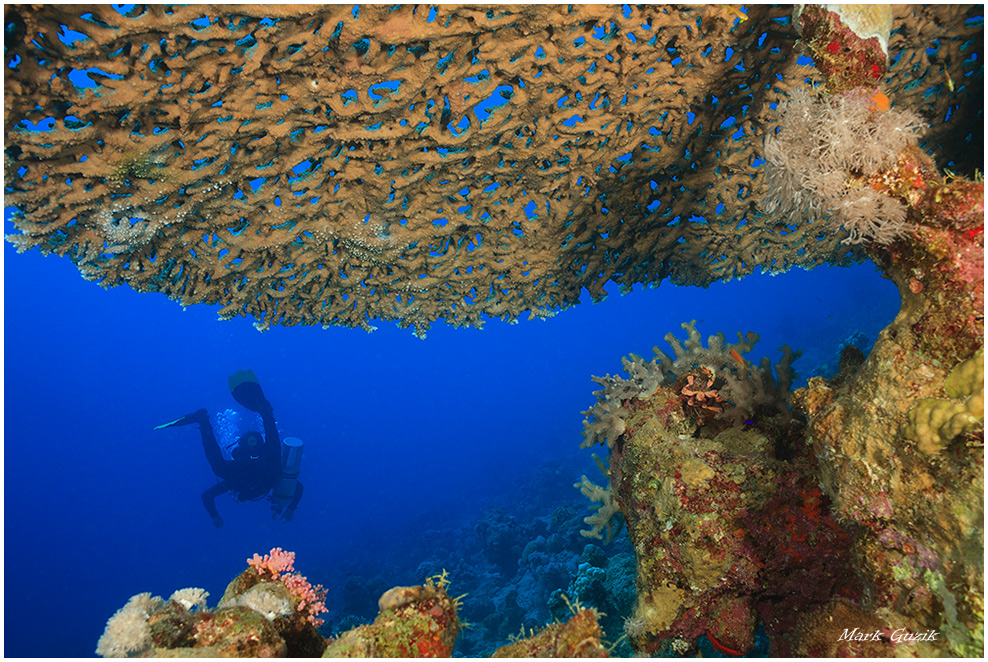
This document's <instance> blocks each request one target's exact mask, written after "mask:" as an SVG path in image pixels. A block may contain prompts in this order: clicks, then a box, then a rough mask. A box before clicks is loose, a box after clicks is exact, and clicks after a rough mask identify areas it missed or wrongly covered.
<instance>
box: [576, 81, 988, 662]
mask: <svg viewBox="0 0 988 662" xmlns="http://www.w3.org/2000/svg"><path fill="white" fill-rule="evenodd" d="M846 98H847V97H844V98H843V99H842V100H841V103H843V102H844V100H846ZM797 101H798V102H799V100H798V99H797ZM800 103H801V102H800ZM827 103H829V102H827ZM887 156H889V157H894V158H891V159H890V160H887V161H886V162H885V163H883V164H882V165H881V166H880V167H881V168H883V169H882V170H876V171H874V172H871V173H870V174H863V171H862V170H861V169H860V168H858V175H861V176H863V177H864V180H865V185H866V186H867V187H869V189H870V190H872V191H874V192H876V193H879V194H883V195H885V194H887V195H890V196H893V197H895V198H896V199H897V200H899V201H900V202H901V204H902V205H903V207H904V209H905V212H904V213H906V214H907V215H908V219H909V221H910V222H911V223H912V224H913V225H912V227H910V228H908V229H902V230H901V231H897V232H894V233H890V234H888V235H887V236H884V237H879V236H877V234H873V235H872V236H870V237H867V241H864V242H863V247H864V248H865V250H866V252H867V253H868V254H869V255H870V256H871V257H872V258H873V259H874V260H875V262H876V263H877V264H878V265H879V266H880V267H881V268H882V270H883V271H884V272H885V275H886V276H887V277H888V278H890V279H891V280H892V281H893V282H895V283H896V285H897V286H898V288H899V291H900V295H901V300H902V306H901V309H900V311H899V314H898V315H897V317H896V319H895V320H894V321H893V322H892V323H891V324H890V325H889V326H888V327H886V328H885V329H884V330H883V331H882V332H881V334H880V335H879V338H878V340H876V342H875V344H874V346H873V347H872V348H871V351H870V353H869V354H868V355H867V357H866V356H865V355H864V353H863V352H861V351H860V350H858V349H857V348H855V347H853V346H848V347H845V348H844V351H843V353H842V356H841V361H840V371H839V373H838V374H837V375H836V376H834V378H833V379H832V380H831V381H829V382H828V381H827V380H826V379H824V378H822V377H814V378H811V379H810V380H809V384H808V386H807V387H805V388H802V389H799V390H797V391H796V392H795V393H794V394H793V397H792V402H793V405H794V407H795V410H796V412H795V413H792V412H789V411H788V404H787V401H788V398H787V397H786V396H787V395H788V384H789V383H790V382H789V378H790V375H789V371H788V369H782V370H777V372H778V375H779V379H778V381H777V382H773V381H769V380H768V379H767V377H768V375H761V376H760V378H759V379H757V380H754V381H753V382H752V381H749V382H748V383H747V385H748V388H749V390H750V388H751V386H752V384H758V383H765V384H769V386H770V388H767V389H766V390H765V392H766V393H769V394H771V395H772V396H773V397H774V398H775V402H776V403H777V404H776V406H774V407H768V408H765V407H763V408H762V409H761V410H759V409H758V408H757V407H749V408H741V409H740V411H741V412H743V414H744V416H750V418H747V419H745V420H743V421H741V420H740V419H742V418H744V416H733V417H725V416H724V414H726V413H727V412H728V411H729V407H730V406H732V405H734V406H736V403H738V402H744V401H745V400H744V399H743V398H739V397H738V396H737V395H736V392H734V391H732V390H731V389H730V388H729V387H730V386H732V382H731V379H730V378H729V377H728V375H727V374H725V372H724V371H725V370H726V369H727V367H729V366H730V367H731V368H733V369H734V370H735V373H734V375H733V377H734V378H736V377H737V373H738V367H739V366H745V367H746V366H747V363H746V361H745V360H744V359H743V357H741V356H740V354H739V355H738V356H734V357H733V358H734V359H735V362H734V363H733V364H732V363H731V362H730V361H726V360H724V355H725V354H732V355H733V354H736V353H738V352H737V350H735V349H732V350H731V351H730V352H727V351H725V350H726V349H727V348H726V347H725V346H723V336H720V337H719V339H718V340H717V341H716V342H714V341H713V339H712V341H711V343H710V347H709V348H704V347H702V345H700V343H699V342H697V341H696V335H697V334H696V332H695V329H692V328H690V325H686V327H687V330H688V331H689V335H690V341H689V342H687V344H686V348H685V350H683V351H680V348H678V347H676V345H675V344H674V348H676V354H677V360H676V362H673V361H671V360H670V359H669V357H667V356H665V355H664V354H659V353H658V352H657V354H658V359H657V360H653V361H652V362H651V363H645V362H644V361H643V360H641V359H640V358H639V357H632V359H631V360H629V359H625V360H624V366H625V369H626V370H627V372H628V374H629V378H627V379H626V378H623V377H620V376H614V377H611V376H607V377H605V378H595V380H596V381H597V382H598V383H599V384H601V385H603V386H604V388H603V389H601V390H600V391H597V392H596V393H595V395H596V396H597V398H598V402H597V404H595V405H594V407H593V408H591V409H590V410H589V411H587V412H584V413H585V414H587V415H588V417H589V418H590V419H591V420H588V421H586V422H585V429H584V442H583V445H584V446H588V445H592V444H595V443H601V444H605V445H606V446H607V447H608V448H609V450H610V457H609V463H608V467H607V468H606V469H604V470H605V473H606V474H607V476H608V478H609V479H610V484H609V491H610V492H611V494H610V495H604V493H603V488H596V487H595V488H594V489H585V490H584V491H585V492H587V493H588V495H589V496H592V497H594V498H596V499H597V500H598V501H600V502H601V503H602V504H605V506H606V505H607V504H611V503H613V504H616V505H617V506H618V508H619V510H620V513H621V514H622V515H623V517H624V519H625V521H626V522H627V524H628V531H629V535H630V537H631V540H632V543H633V545H634V548H635V554H636V558H637V563H638V573H637V576H638V580H637V588H638V592H637V604H636V606H635V610H634V614H633V616H632V617H631V618H630V619H628V620H627V622H626V623H625V631H626V633H627V634H628V636H629V638H630V640H631V643H632V646H633V647H634V648H635V649H636V650H638V651H643V652H648V653H661V654H684V653H689V652H692V651H695V650H696V648H697V646H698V645H700V643H701V642H702V640H703V638H704V637H705V638H706V641H708V642H709V644H710V645H711V646H712V647H713V648H714V649H715V650H717V651H720V652H721V653H726V654H730V655H735V654H744V653H746V652H749V651H751V650H752V649H753V648H754V647H755V636H756V632H757V627H758V624H759V623H760V624H761V626H763V627H764V628H765V632H766V635H767V637H768V639H769V641H770V647H771V648H770V650H771V652H772V654H773V655H789V654H791V653H796V654H799V655H810V656H834V655H871V656H879V655H888V654H894V655H918V656H933V655H954V656H979V655H981V654H983V647H984V594H983V590H984V589H983V587H984V566H983V552H984V529H983V520H984V508H983V503H984V276H983V270H984V227H983V218H984V187H983V182H981V181H980V179H977V180H975V181H972V180H968V179H966V178H963V177H957V176H955V175H953V174H951V173H947V174H945V175H941V174H940V173H939V172H938V171H937V168H936V166H935V164H934V162H933V160H932V159H931V158H930V157H929V156H928V155H927V154H925V153H923V152H922V151H920V150H919V149H918V148H917V147H916V146H915V145H906V146H905V147H904V148H902V149H901V151H899V152H898V153H896V152H889V154H888V155H887ZM852 169H853V168H852ZM739 338H741V336H740V334H739ZM742 349H743V350H744V351H747V350H750V347H746V348H742ZM711 353H713V354H715V355H719V356H720V357H721V359H722V360H719V361H718V360H714V359H713V358H712V357H710V354H711ZM694 357H695V358H694ZM763 365H766V367H767V364H766V363H764V362H763ZM783 366H784V367H785V362H783ZM784 375H785V376H786V378H785V379H783V376H784ZM783 385H784V386H785V388H783ZM721 410H723V411H721ZM756 413H758V415H755V414H756ZM739 421H740V422H739ZM586 482H587V481H586V479H584V483H585V484H586ZM600 509H601V510H602V511H603V510H604V509H605V508H604V507H603V506H602V507H601V508H600ZM609 510H610V508H609V507H608V512H609ZM598 520H599V518H598V519H591V518H588V523H591V524H593V525H594V531H596V532H599V531H600V530H601V528H602V527H603V523H602V522H600V521H598Z"/></svg>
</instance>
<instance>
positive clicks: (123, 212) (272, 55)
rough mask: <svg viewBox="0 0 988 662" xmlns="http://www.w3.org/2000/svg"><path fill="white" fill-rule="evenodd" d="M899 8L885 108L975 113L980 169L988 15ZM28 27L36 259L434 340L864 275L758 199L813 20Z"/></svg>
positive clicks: (17, 142) (478, 15)
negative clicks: (752, 284)
mask: <svg viewBox="0 0 988 662" xmlns="http://www.w3.org/2000/svg"><path fill="white" fill-rule="evenodd" d="M895 11H896V12H897V14H896V16H895V17H894V20H893V22H892V25H893V27H894V28H895V33H894V34H893V35H892V37H891V38H889V40H888V53H889V54H890V55H891V56H892V58H895V59H896V64H895V65H891V66H890V69H889V70H890V72H891V71H892V67H893V66H894V67H895V75H894V76H891V77H889V81H888V83H887V85H886V87H885V88H884V89H885V92H886V93H887V94H888V95H889V96H890V97H893V98H895V99H896V100H897V103H900V104H902V105H903V106H906V107H908V108H910V109H911V110H913V111H914V112H917V113H919V114H920V115H921V116H923V117H924V118H932V117H937V118H942V117H944V116H945V115H947V114H948V112H949V113H953V115H954V117H953V118H952V119H951V120H950V121H949V122H937V123H936V125H935V126H933V127H932V128H931V129H930V133H929V134H928V136H929V139H930V141H931V144H933V145H936V147H935V149H936V150H938V156H946V157H947V158H948V159H949V158H952V159H955V160H957V161H958V162H965V161H966V160H968V159H969V155H968V154H967V151H966V150H965V149H964V148H963V147H961V148H955V147H954V145H956V144H958V142H957V141H955V140H946V139H944V138H945V137H948V136H950V137H953V136H954V135H955V134H957V133H958V132H967V131H969V129H968V128H967V126H961V123H960V122H959V120H958V119H957V117H960V116H969V115H970V116H973V113H974V112H976V110H977V109H978V108H979V103H980V101H979V99H980V96H978V95H977V94H970V93H968V92H966V91H964V85H965V83H966V84H968V85H969V86H973V83H974V80H975V76H977V75H979V74H978V71H979V69H980V67H981V62H982V61H983V58H982V57H980V53H981V51H980V50H979V44H980V43H981V42H980V41H979V40H978V38H977V36H978V34H979V33H980V32H981V30H982V28H981V27H980V26H979V24H977V23H976V22H969V21H967V20H966V19H968V18H972V17H973V16H975V15H976V13H977V11H979V10H978V8H977V7H963V6H957V5H931V6H922V5H916V6H908V7H907V6H903V7H901V8H897V9H895ZM5 25H6V26H7V31H6V36H7V38H6V40H5V53H6V57H7V64H6V70H5V76H4V92H5V93H4V104H5V113H4V122H5V125H4V129H5V134H6V137H7V140H6V143H5V173H6V177H5V185H6V189H5V203H6V204H7V205H11V206H15V207H17V208H18V212H17V213H16V214H15V216H14V218H13V223H14V226H15V228H16V233H14V234H12V235H10V237H9V240H10V241H11V242H13V243H14V244H15V245H16V246H17V248H18V250H29V249H32V248H37V249H39V250H40V251H42V252H43V253H46V254H48V253H54V254H57V255H62V256H66V257H68V258H69V259H71V260H72V261H73V262H74V263H75V264H76V265H77V267H78V268H79V270H80V271H81V272H82V274H83V275H84V277H86V278H87V279H90V280H94V281H97V282H99V283H100V284H101V285H103V286H105V287H112V286H117V285H121V284H124V283H126V284H129V285H130V286H132V287H133V288H134V289H135V290H137V291H144V292H160V293H163V294H166V295H167V296H169V297H171V298H173V299H176V300H178V301H180V302H181V303H182V304H183V305H190V304H194V303H208V304H215V305H218V306H219V307H220V308H219V315H220V316H221V317H223V318H231V317H236V316H252V317H254V318H255V319H256V323H257V325H258V327H259V328H266V327H269V326H271V325H274V324H284V325H294V324H321V325H345V326H358V327H363V328H368V329H369V328H371V327H372V322H373V321H374V320H376V319H385V320H395V321H397V322H398V323H399V324H400V325H402V326H410V327H415V329H416V330H417V332H419V333H422V332H424V331H425V330H426V329H427V328H428V326H429V325H430V324H431V323H433V322H434V321H436V320H437V319H446V320H448V321H449V322H451V323H452V324H455V325H478V326H479V325H480V324H481V323H482V321H483V315H484V314H486V315H488V316H491V317H497V318H501V319H504V320H509V321H510V320H515V319H517V318H519V317H521V316H524V315H526V314H527V315H528V316H529V317H532V316H535V317H544V316H546V315H550V314H553V313H555V312H557V311H559V310H560V309H562V308H566V307H568V306H570V305H573V304H575V303H576V302H577V301H579V299H580V296H581V294H582V293H583V290H584V289H585V290H586V291H587V292H589V295H590V297H591V298H592V299H594V300H599V299H600V298H602V297H603V296H604V295H605V289H604V287H605V285H606V284H607V283H608V282H614V283H617V284H618V285H619V286H620V287H621V288H622V289H628V288H630V287H632V286H633V285H635V284H636V283H642V284H657V283H660V282H662V281H663V280H664V279H668V280H669V281H670V282H672V283H676V284H692V285H701V286H703V285H708V284H710V283H712V282H715V281H717V280H726V279H731V278H735V277H740V276H743V275H747V274H750V273H754V272H755V271H756V270H758V269H764V270H767V271H771V272H779V271H783V270H785V269H788V268H790V267H792V266H800V267H806V268H809V267H813V266H816V265H819V264H823V263H831V264H840V265H844V264H848V263H850V262H853V261H855V260H860V259H862V257H863V255H862V252H861V251H860V250H858V248H857V247H854V246H847V245H842V244H841V240H842V239H843V238H844V237H843V236H842V235H839V234H831V233H827V234H826V235H825V236H822V237H821V236H818V233H817V230H816V228H814V227H813V226H812V225H810V226H808V227H804V226H801V225H799V224H793V223H791V222H790V221H789V219H787V218H783V217H781V216H779V215H768V216H766V215H763V214H762V213H761V212H760V211H759V209H758V207H757V204H756V203H757V201H758V200H759V199H760V197H761V195H762V192H763V191H764V185H765V184H764V177H763V175H762V169H761V168H759V167H758V166H757V163H756V159H757V158H760V157H761V154H760V152H761V136H762V135H763V133H764V131H765V128H766V127H770V126H771V123H772V121H773V120H774V119H775V111H774V109H773V107H772V106H773V104H774V103H776V102H779V101H781V100H783V99H784V98H785V97H786V94H787V93H789V92H791V91H793V90H794V89H797V88H800V87H803V86H805V85H806V84H807V83H806V75H805V73H806V72H805V67H802V66H800V64H799V63H798V61H797V57H796V55H797V52H796V50H795V48H796V46H795V36H796V35H795V31H794V30H793V27H794V26H793V24H792V20H791V18H790V9H789V8H787V7H772V6H768V5H758V6H753V7H751V8H750V10H749V11H748V13H747V15H746V20H744V21H739V20H738V19H737V18H736V17H735V16H734V15H733V14H732V13H731V12H726V11H725V10H724V8H723V7H720V6H715V5H692V6H675V5H672V6H664V7H663V6H658V5H643V6H637V5H636V6H630V5H511V6H496V7H495V6H492V7H474V6H453V5H441V6H437V7H435V8H428V7H424V6H423V7H415V6H412V5H399V6H384V5H381V6H375V5H363V6H360V7H359V8H358V9H356V10H355V9H354V8H353V7H351V6H342V5H326V6H320V7H313V6H302V5H291V6H290V5H283V6H272V5H269V6H263V7H262V6H254V5H242V6H233V5H230V6H224V7H222V8H216V7H211V8H209V9H206V8H204V7H203V6H179V5H133V6H130V5H127V6H122V7H121V8H119V9H117V8H114V7H113V6H110V5H97V6H91V7H90V6H87V7H85V8H84V9H83V8H79V7H74V6H69V5H48V6H44V5H38V6H28V5H18V6H14V5H8V6H6V7H5ZM828 25H829V24H828ZM799 27H800V28H801V29H803V31H804V33H806V31H807V30H808V26H807V25H806V24H805V22H803V23H801V24H800V26H799ZM828 34H829V33H828ZM804 41H805V42H808V43H809V42H812V43H816V41H815V40H814V38H813V37H811V36H810V35H809V34H806V36H805V37H804ZM869 43H870V42H869ZM821 44H822V47H823V48H825V49H826V48H827V46H828V44H829V42H828V43H826V44H825V43H822V42H821ZM842 48H843V46H842ZM876 49H877V46H876ZM928 49H935V50H936V51H937V53H938V55H937V57H936V58H932V59H931V58H930V57H929V55H928V52H927V51H928ZM859 50H860V49H859ZM856 52H857V51H854V53H856ZM869 52H870V51H869ZM843 54H844V51H843V50H840V53H839V55H843ZM878 56H879V57H880V58H881V59H880V63H881V64H882V65H883V66H884V65H885V64H886V60H885V53H884V52H881V51H880V50H878ZM889 61H891V60H889ZM838 64H839V63H838ZM835 66H836V64H835ZM876 66H877V65H876ZM846 68H847V67H845V69H846ZM944 76H949V77H950V79H951V80H954V81H957V83H958V84H957V90H956V92H954V93H951V94H950V95H948V94H932V93H930V89H931V88H930V86H931V85H933V84H934V83H932V82H931V81H934V80H941V79H943V77H944ZM83 79H85V80H88V81H89V83H82V82H80V80H83ZM753 81H759V82H757V83H755V82H753ZM85 84H88V85H91V86H92V87H84V86H83V85H85ZM961 137H963V136H961ZM975 137H976V136H975ZM868 196H870V197H873V195H872V194H870V193H869V194H868ZM871 202H872V203H874V202H875V200H871ZM866 203H868V200H864V201H863V202H861V204H866ZM872 206H873V205H872Z"/></svg>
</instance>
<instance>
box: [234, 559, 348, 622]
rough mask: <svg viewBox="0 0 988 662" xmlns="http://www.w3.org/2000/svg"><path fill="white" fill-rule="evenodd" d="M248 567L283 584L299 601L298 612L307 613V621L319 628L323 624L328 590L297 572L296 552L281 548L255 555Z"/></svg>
mask: <svg viewBox="0 0 988 662" xmlns="http://www.w3.org/2000/svg"><path fill="white" fill-rule="evenodd" d="M247 565H249V566H251V567H252V568H255V569H257V573H258V574H259V575H261V576H262V577H263V576H264V575H268V576H269V577H270V578H271V579H273V580H275V581H280V582H282V583H283V584H284V585H285V586H286V587H287V588H288V590H289V591H291V592H292V595H294V596H295V597H297V598H298V599H299V603H298V610H299V611H301V612H305V617H306V620H308V621H309V622H310V623H312V624H313V625H315V626H316V627H319V626H320V625H322V624H323V620H322V619H321V618H317V616H318V615H319V614H323V613H325V612H327V611H329V610H328V609H326V602H325V598H326V589H324V588H323V587H322V585H316V586H313V585H312V584H310V583H309V580H308V579H306V578H305V577H304V576H302V575H301V574H299V573H298V572H295V552H286V551H285V550H283V549H282V548H281V547H275V548H273V549H272V550H271V551H270V552H269V553H268V554H265V555H264V556H261V555H260V554H254V556H253V557H252V558H249V559H247Z"/></svg>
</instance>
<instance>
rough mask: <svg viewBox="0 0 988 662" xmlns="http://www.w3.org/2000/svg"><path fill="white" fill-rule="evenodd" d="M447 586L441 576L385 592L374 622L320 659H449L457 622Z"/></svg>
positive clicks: (335, 641) (338, 642) (337, 642)
mask: <svg viewBox="0 0 988 662" xmlns="http://www.w3.org/2000/svg"><path fill="white" fill-rule="evenodd" d="M448 584H449V582H448V580H447V579H446V575H445V573H444V574H442V575H439V576H437V577H434V578H433V577H430V578H429V579H428V580H427V581H426V583H425V584H424V585H422V586H400V587H396V588H393V589H391V590H389V591H387V592H386V593H385V594H384V595H382V596H381V599H380V600H379V601H378V605H379V607H380V613H379V614H378V616H377V618H376V619H375V620H374V622H373V623H371V624H370V625H362V626H359V627H357V628H355V629H353V630H350V631H349V632H345V633H343V634H341V635H340V636H339V637H336V638H335V639H333V640H332V641H331V642H330V643H329V645H328V646H327V647H326V650H325V652H324V653H323V657H406V658H407V657H452V655H453V643H454V642H455V641H456V635H457V633H458V632H459V629H460V622H459V619H458V618H457V615H456V612H457V606H458V602H457V601H456V600H454V599H452V598H450V597H449V596H448V595H447V594H446V587H447V586H448Z"/></svg>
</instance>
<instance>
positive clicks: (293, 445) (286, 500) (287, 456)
mask: <svg viewBox="0 0 988 662" xmlns="http://www.w3.org/2000/svg"><path fill="white" fill-rule="evenodd" d="M303 445H304V444H303V443H302V440H301V439H299V438H298V437H287V438H285V439H284V440H283V441H282V442H281V472H280V473H279V474H278V479H277V480H276V481H275V484H274V489H273V490H272V491H271V501H272V503H273V504H274V505H275V507H277V509H278V510H279V511H280V510H281V509H282V508H285V507H286V506H287V505H288V504H290V503H291V502H292V498H293V497H294V496H295V488H296V487H297V484H298V468H299V465H301V464H302V447H303Z"/></svg>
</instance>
